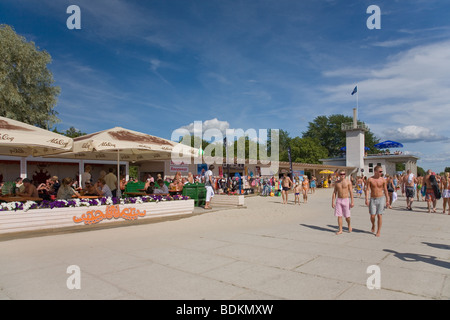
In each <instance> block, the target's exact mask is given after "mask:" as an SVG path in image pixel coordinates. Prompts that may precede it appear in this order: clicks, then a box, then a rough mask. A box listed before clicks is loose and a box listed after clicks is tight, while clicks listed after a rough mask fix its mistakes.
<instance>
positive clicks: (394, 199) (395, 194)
mask: <svg viewBox="0 0 450 320" xmlns="http://www.w3.org/2000/svg"><path fill="white" fill-rule="evenodd" d="M397 198H398V197H397V192H395V191H394V192H393V193H392V203H394V202H395V201H396V200H397ZM392 203H391V204H392Z"/></svg>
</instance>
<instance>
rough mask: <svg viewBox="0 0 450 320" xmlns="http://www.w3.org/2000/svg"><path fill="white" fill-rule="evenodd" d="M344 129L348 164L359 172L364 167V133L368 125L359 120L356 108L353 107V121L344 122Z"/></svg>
mask: <svg viewBox="0 0 450 320" xmlns="http://www.w3.org/2000/svg"><path fill="white" fill-rule="evenodd" d="M342 130H343V131H345V133H346V166H347V167H356V168H358V174H359V173H361V169H364V151H365V150H364V148H365V139H364V133H365V132H366V131H367V126H366V125H365V124H364V123H362V122H359V123H358V115H357V110H356V108H354V109H353V122H352V123H343V124H342Z"/></svg>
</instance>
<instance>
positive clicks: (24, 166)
mask: <svg viewBox="0 0 450 320" xmlns="http://www.w3.org/2000/svg"><path fill="white" fill-rule="evenodd" d="M20 177H21V178H22V179H25V178H26V177H27V159H26V158H24V157H21V158H20Z"/></svg>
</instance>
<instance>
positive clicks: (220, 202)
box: [211, 194, 245, 207]
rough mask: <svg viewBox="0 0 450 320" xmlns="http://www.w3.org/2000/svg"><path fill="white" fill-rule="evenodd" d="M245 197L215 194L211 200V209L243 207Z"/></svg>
mask: <svg viewBox="0 0 450 320" xmlns="http://www.w3.org/2000/svg"><path fill="white" fill-rule="evenodd" d="M244 199H245V197H244V196H243V195H226V194H215V195H214V197H212V199H211V207H213V206H215V205H217V206H232V207H236V206H238V207H239V206H243V205H244Z"/></svg>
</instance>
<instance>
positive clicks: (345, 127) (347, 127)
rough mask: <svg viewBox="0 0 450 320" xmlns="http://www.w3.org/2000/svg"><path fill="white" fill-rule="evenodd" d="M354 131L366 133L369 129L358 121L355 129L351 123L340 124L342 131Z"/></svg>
mask: <svg viewBox="0 0 450 320" xmlns="http://www.w3.org/2000/svg"><path fill="white" fill-rule="evenodd" d="M355 129H360V130H366V131H368V130H369V127H368V126H367V125H366V124H365V123H364V122H360V121H358V123H357V124H356V127H355V126H354V123H353V122H346V123H343V124H341V130H342V131H348V130H355Z"/></svg>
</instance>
